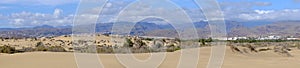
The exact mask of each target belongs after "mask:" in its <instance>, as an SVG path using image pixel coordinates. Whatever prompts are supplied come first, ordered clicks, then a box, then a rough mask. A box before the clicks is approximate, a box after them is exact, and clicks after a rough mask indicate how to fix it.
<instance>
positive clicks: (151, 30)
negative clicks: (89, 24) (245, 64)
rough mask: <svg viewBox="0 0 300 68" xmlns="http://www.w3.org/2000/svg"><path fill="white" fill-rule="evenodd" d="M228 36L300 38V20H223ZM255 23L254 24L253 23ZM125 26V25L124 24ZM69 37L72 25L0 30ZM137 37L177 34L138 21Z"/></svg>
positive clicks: (205, 28) (206, 31) (0, 32)
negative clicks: (261, 21)
mask: <svg viewBox="0 0 300 68" xmlns="http://www.w3.org/2000/svg"><path fill="white" fill-rule="evenodd" d="M225 22H226V30H227V35H228V36H229V37H235V36H247V37H259V36H268V35H278V36H294V37H300V24H299V23H300V21H277V22H271V23H267V24H261V25H256V26H248V25H245V24H244V23H241V22H237V21H225ZM253 23H256V22H253ZM124 24H126V23H124ZM112 26H113V23H97V24H96V29H95V30H96V32H97V33H107V32H110V31H111V30H112ZM194 26H195V27H196V30H197V32H198V35H199V37H201V38H206V37H209V36H210V28H209V24H208V22H206V21H199V22H194ZM67 34H72V26H57V27H54V26H49V25H42V26H36V27H31V28H28V27H27V28H0V37H16V38H22V37H43V36H59V35H67ZM130 34H131V35H139V36H162V37H178V35H177V34H178V33H177V32H176V30H175V29H174V28H173V27H172V25H170V24H155V23H150V22H138V23H137V24H135V26H134V28H133V29H132V30H131V32H130Z"/></svg>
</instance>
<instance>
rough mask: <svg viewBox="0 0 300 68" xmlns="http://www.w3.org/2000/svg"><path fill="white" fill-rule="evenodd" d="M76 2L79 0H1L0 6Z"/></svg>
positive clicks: (50, 4) (53, 4)
mask: <svg viewBox="0 0 300 68" xmlns="http://www.w3.org/2000/svg"><path fill="white" fill-rule="evenodd" d="M78 2H79V0H1V1H0V4H17V5H48V6H57V5H63V4H70V3H78Z"/></svg>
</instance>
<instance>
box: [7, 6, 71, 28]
mask: <svg viewBox="0 0 300 68" xmlns="http://www.w3.org/2000/svg"><path fill="white" fill-rule="evenodd" d="M61 13H62V10H60V9H56V10H55V11H54V12H53V14H46V13H31V12H25V11H23V12H20V13H12V14H10V15H6V16H4V17H5V18H6V19H5V20H7V21H8V23H9V26H15V27H25V26H39V25H51V26H64V25H71V24H72V21H73V15H67V16H64V15H61ZM2 17H3V16H2Z"/></svg>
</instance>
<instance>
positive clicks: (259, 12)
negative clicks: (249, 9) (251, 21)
mask: <svg viewBox="0 0 300 68" xmlns="http://www.w3.org/2000/svg"><path fill="white" fill-rule="evenodd" d="M254 11H255V12H256V13H258V14H269V13H272V12H274V10H254Z"/></svg>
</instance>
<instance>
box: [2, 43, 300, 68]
mask: <svg viewBox="0 0 300 68" xmlns="http://www.w3.org/2000/svg"><path fill="white" fill-rule="evenodd" d="M291 54H292V55H293V57H285V56H282V55H279V54H276V53H274V52H268V51H266V52H260V53H251V54H240V53H233V52H231V51H230V49H229V48H227V50H226V55H225V60H224V64H223V66H222V68H299V67H300V50H297V49H293V51H292V52H291ZM135 55H136V57H137V58H138V59H146V58H147V57H149V54H135ZM179 56H180V51H176V52H169V53H167V58H166V59H165V61H164V62H163V63H162V64H161V65H160V66H159V68H176V65H177V62H178V60H179ZM209 56H210V47H202V48H200V59H199V64H198V68H206V65H207V63H208V60H209ZM99 58H100V59H101V61H102V63H103V64H104V67H105V68H124V66H123V65H122V64H121V63H118V61H117V59H116V57H115V56H114V55H113V54H99ZM0 68H77V65H76V62H75V57H74V53H56V52H28V53H19V54H13V55H9V54H0Z"/></svg>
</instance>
